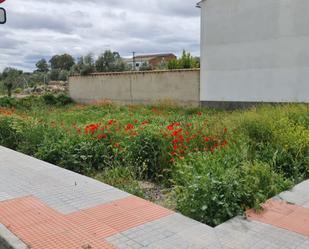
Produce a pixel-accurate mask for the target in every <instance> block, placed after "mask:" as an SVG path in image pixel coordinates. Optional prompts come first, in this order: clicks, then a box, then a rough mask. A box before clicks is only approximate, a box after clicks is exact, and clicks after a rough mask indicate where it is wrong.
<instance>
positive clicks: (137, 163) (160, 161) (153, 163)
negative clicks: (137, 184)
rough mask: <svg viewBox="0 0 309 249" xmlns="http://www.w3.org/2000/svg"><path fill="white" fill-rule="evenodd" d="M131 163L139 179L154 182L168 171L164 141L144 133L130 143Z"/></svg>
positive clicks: (155, 135)
mask: <svg viewBox="0 0 309 249" xmlns="http://www.w3.org/2000/svg"><path fill="white" fill-rule="evenodd" d="M129 151H130V152H129V153H130V155H131V162H132V165H134V167H136V170H137V171H138V172H139V177H140V178H142V179H146V180H154V179H156V178H158V177H160V175H162V174H163V173H164V170H166V169H167V168H166V166H167V165H166V163H164V158H166V153H165V151H166V150H165V149H164V144H163V141H162V139H161V138H160V137H159V136H158V135H157V134H152V133H150V132H143V133H142V134H140V135H139V136H137V137H135V139H134V140H133V141H132V143H130V147H129Z"/></svg>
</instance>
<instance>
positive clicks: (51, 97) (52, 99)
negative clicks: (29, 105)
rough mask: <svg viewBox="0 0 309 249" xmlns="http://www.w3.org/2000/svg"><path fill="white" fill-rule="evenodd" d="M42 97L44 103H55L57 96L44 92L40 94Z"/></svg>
mask: <svg viewBox="0 0 309 249" xmlns="http://www.w3.org/2000/svg"><path fill="white" fill-rule="evenodd" d="M42 99H43V101H44V103H45V104H46V105H56V104H57V98H56V96H55V95H53V94H45V95H43V96H42Z"/></svg>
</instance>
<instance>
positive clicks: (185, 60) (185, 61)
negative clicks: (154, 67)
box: [168, 50, 200, 69]
mask: <svg viewBox="0 0 309 249" xmlns="http://www.w3.org/2000/svg"><path fill="white" fill-rule="evenodd" d="M199 67H200V62H199V58H197V57H193V56H192V55H191V54H190V53H189V52H186V51H185V50H183V52H182V56H181V57H180V58H179V59H177V60H171V61H169V63H168V69H189V68H199Z"/></svg>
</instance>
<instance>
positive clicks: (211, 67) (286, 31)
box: [201, 0, 309, 102]
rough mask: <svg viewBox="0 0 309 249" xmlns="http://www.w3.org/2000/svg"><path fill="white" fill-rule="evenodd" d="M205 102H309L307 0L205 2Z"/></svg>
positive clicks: (202, 92)
mask: <svg viewBox="0 0 309 249" xmlns="http://www.w3.org/2000/svg"><path fill="white" fill-rule="evenodd" d="M201 7H202V19H201V22H202V23H201V26H202V38H201V39H202V40H201V100H202V101H207V102H212V101H221V102H224V101H232V102H233V101H239V102H309V45H308V44H309V27H308V25H309V15H308V13H309V1H308V0H206V1H203V2H202V3H201Z"/></svg>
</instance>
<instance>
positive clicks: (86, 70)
mask: <svg viewBox="0 0 309 249" xmlns="http://www.w3.org/2000/svg"><path fill="white" fill-rule="evenodd" d="M94 71H95V64H94V59H93V55H92V54H88V55H86V56H81V57H80V58H78V59H77V64H76V65H75V66H74V67H73V69H72V72H73V73H78V74H80V75H88V74H91V73H93V72H94Z"/></svg>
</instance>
